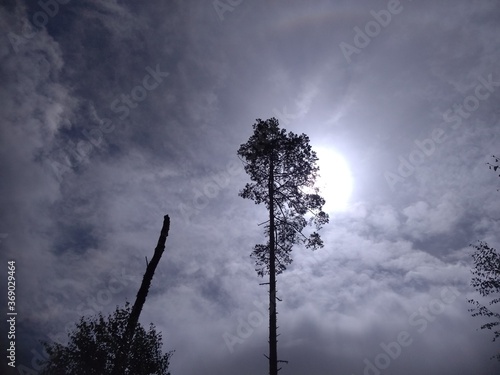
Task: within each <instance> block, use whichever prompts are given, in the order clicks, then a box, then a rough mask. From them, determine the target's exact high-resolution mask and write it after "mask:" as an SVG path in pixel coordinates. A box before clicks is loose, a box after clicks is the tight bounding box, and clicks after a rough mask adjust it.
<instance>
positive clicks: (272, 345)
mask: <svg viewBox="0 0 500 375" xmlns="http://www.w3.org/2000/svg"><path fill="white" fill-rule="evenodd" d="M273 154H274V152H273V150H271V160H270V162H269V375H277V374H278V340H277V334H276V329H277V326H276V263H275V262H276V260H275V248H276V246H275V238H274V232H275V228H274V160H273Z"/></svg>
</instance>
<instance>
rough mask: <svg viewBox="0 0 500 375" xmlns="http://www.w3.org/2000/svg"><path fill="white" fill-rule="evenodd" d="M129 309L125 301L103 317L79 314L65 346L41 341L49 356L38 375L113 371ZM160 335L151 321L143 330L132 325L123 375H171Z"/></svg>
mask: <svg viewBox="0 0 500 375" xmlns="http://www.w3.org/2000/svg"><path fill="white" fill-rule="evenodd" d="M131 312H132V309H131V307H130V304H129V303H127V304H126V305H125V307H124V308H119V307H117V308H116V310H115V312H114V313H113V314H112V315H111V314H110V315H109V316H108V317H107V318H106V319H105V318H104V317H103V315H102V313H99V314H98V315H97V316H94V317H87V318H85V317H82V318H81V319H80V322H79V323H78V324H76V328H75V329H74V330H73V331H72V332H71V333H70V334H69V335H68V336H69V342H68V345H66V346H63V345H61V344H59V343H52V344H48V343H44V347H45V350H46V351H47V353H48V355H49V359H48V360H46V361H45V362H42V365H43V367H42V370H41V372H40V374H41V375H106V374H111V373H113V370H114V368H115V365H116V363H115V362H116V358H117V354H118V353H119V351H120V350H121V348H122V341H123V340H124V339H125V337H126V335H127V327H128V321H129V317H130V314H131ZM162 345H163V344H162V335H161V333H157V332H156V328H155V326H154V325H153V324H151V325H150V326H149V330H147V331H146V330H145V329H144V328H143V327H142V326H141V325H140V324H138V325H137V326H136V328H135V332H134V336H133V339H132V342H131V346H130V350H129V354H128V356H129V360H128V364H129V365H128V368H127V369H126V370H125V371H124V372H123V374H130V375H151V374H155V375H170V373H169V372H168V366H169V360H170V357H171V355H172V354H173V352H172V351H171V352H167V353H164V354H163V353H162Z"/></svg>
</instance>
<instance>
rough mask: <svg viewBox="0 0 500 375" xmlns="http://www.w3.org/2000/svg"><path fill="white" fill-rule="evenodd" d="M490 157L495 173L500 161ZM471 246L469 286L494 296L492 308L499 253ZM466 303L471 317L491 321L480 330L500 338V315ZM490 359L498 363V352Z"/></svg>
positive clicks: (498, 284) (498, 298)
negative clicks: (472, 261) (471, 261)
mask: <svg viewBox="0 0 500 375" xmlns="http://www.w3.org/2000/svg"><path fill="white" fill-rule="evenodd" d="M492 157H493V159H495V163H496V164H491V163H487V165H488V168H489V169H491V170H493V171H494V172H497V170H498V169H499V167H500V165H499V162H500V160H499V159H498V158H497V157H496V156H494V155H493V156H492ZM499 177H500V175H499ZM471 246H472V247H473V248H474V253H473V254H472V259H473V260H474V268H473V269H472V270H471V272H472V274H473V275H474V277H473V278H472V281H471V286H473V287H474V288H475V289H476V291H478V292H479V294H481V296H483V297H487V296H490V295H494V296H495V297H494V298H493V299H492V300H491V301H490V302H489V303H488V305H489V306H493V305H495V304H497V303H499V302H500V253H499V252H498V251H497V250H496V249H494V248H493V247H491V246H489V245H488V244H487V243H486V242H483V241H479V242H478V244H476V245H472V244H471ZM468 302H469V303H471V304H473V305H474V307H473V308H471V309H469V312H471V313H472V316H473V317H476V316H483V317H486V318H490V319H492V321H490V322H488V323H485V324H483V325H482V326H481V329H489V330H493V334H494V337H493V341H496V339H498V338H499V337H500V313H498V312H494V311H492V310H490V308H489V307H487V306H484V305H483V304H481V303H480V302H479V301H477V300H475V299H469V300H468ZM491 358H496V359H497V360H499V361H500V352H499V353H498V354H496V355H494V356H493V357H491Z"/></svg>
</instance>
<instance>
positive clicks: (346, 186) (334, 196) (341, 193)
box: [313, 146, 353, 213]
mask: <svg viewBox="0 0 500 375" xmlns="http://www.w3.org/2000/svg"><path fill="white" fill-rule="evenodd" d="M313 150H314V151H316V156H317V157H318V159H319V160H318V166H319V175H320V176H319V178H318V179H317V180H316V186H317V187H318V188H319V190H320V195H321V196H322V197H323V198H325V201H326V204H325V205H324V206H323V210H324V211H325V212H327V213H328V212H333V211H342V210H345V209H346V208H347V204H348V202H349V198H350V196H351V193H352V187H353V181H352V176H351V171H350V169H349V165H348V164H347V162H346V161H345V159H344V158H343V157H342V156H341V155H340V154H338V153H337V152H335V151H334V150H333V149H331V148H327V147H314V146H313Z"/></svg>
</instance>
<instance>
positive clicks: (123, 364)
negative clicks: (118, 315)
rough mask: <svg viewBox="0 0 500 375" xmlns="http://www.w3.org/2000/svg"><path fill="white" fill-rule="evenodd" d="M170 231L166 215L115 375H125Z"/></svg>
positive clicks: (133, 308) (137, 298)
mask: <svg viewBox="0 0 500 375" xmlns="http://www.w3.org/2000/svg"><path fill="white" fill-rule="evenodd" d="M169 229H170V217H169V216H168V215H165V216H164V217H163V227H162V228H161V233H160V238H159V239H158V244H157V245H156V249H155V252H154V255H153V258H152V259H151V261H150V262H149V263H148V265H147V267H146V272H145V273H144V277H143V278H142V283H141V287H140V288H139V291H138V292H137V297H136V299H135V303H134V306H133V307H132V312H131V313H130V317H129V320H128V324H127V329H126V331H125V337H124V342H123V347H122V350H120V352H119V356H118V358H117V361H116V364H115V367H114V371H113V375H123V374H124V372H125V369H126V368H127V360H128V357H129V351H130V345H131V344H132V339H133V337H134V333H135V328H136V326H137V322H138V321H139V316H140V315H141V311H142V307H143V306H144V303H145V302H146V297H147V295H148V292H149V287H150V286H151V281H152V280H153V275H154V273H155V271H156V267H157V266H158V263H159V262H160V258H161V256H162V254H163V251H164V250H165V242H166V241H167V236H168V231H169Z"/></svg>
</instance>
